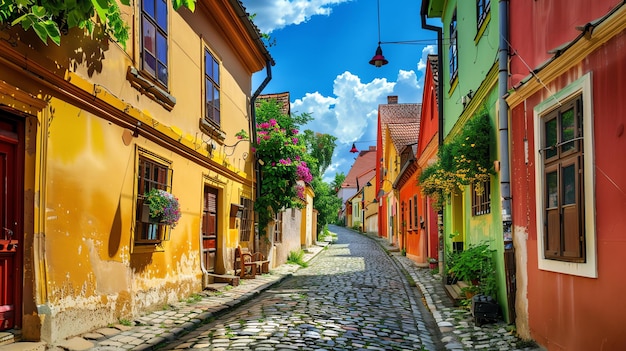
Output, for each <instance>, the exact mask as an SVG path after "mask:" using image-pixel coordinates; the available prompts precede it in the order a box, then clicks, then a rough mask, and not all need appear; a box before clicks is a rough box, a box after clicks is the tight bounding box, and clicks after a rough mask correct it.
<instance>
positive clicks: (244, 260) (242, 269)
mask: <svg viewBox="0 0 626 351" xmlns="http://www.w3.org/2000/svg"><path fill="white" fill-rule="evenodd" d="M233 267H234V268H235V275H239V276H240V277H241V279H254V278H256V275H257V263H256V262H254V260H253V259H252V255H251V254H250V253H247V252H243V251H242V250H241V246H237V248H235V262H234V265H233ZM237 272H239V273H237Z"/></svg>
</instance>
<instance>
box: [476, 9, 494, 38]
mask: <svg viewBox="0 0 626 351" xmlns="http://www.w3.org/2000/svg"><path fill="white" fill-rule="evenodd" d="M489 22H491V11H489V12H488V13H487V15H486V16H485V18H484V19H483V22H482V23H481V24H480V26H478V31H477V33H476V37H475V38H474V44H476V45H478V42H479V41H480V38H482V37H483V34H484V33H485V30H486V29H487V25H488V24H489Z"/></svg>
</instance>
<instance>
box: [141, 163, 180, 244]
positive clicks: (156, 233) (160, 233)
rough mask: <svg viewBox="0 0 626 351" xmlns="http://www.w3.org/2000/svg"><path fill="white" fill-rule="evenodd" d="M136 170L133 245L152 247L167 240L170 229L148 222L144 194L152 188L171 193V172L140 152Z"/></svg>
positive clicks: (166, 165)
mask: <svg viewBox="0 0 626 351" xmlns="http://www.w3.org/2000/svg"><path fill="white" fill-rule="evenodd" d="M138 161H139V162H138V169H137V213H136V226H135V245H146V244H148V245H154V244H158V243H160V242H161V241H163V240H169V231H170V228H169V227H167V226H166V225H163V224H160V223H152V222H150V220H149V218H148V216H147V213H146V212H144V211H148V209H147V205H146V206H144V203H143V202H144V194H146V193H147V192H148V191H150V190H151V189H153V188H157V189H162V190H165V191H171V184H172V183H171V182H172V170H171V169H170V168H169V163H167V162H166V161H164V160H159V158H158V157H156V156H152V155H150V154H148V153H147V152H140V154H139V160H138Z"/></svg>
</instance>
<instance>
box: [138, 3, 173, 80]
mask: <svg viewBox="0 0 626 351" xmlns="http://www.w3.org/2000/svg"><path fill="white" fill-rule="evenodd" d="M167 8H168V5H167V1H166V0H143V1H142V2H141V30H142V33H143V34H142V51H141V57H142V64H143V70H144V71H145V72H147V73H148V74H149V75H150V76H152V77H153V78H154V79H156V80H157V81H158V82H159V83H160V84H162V85H163V86H165V87H167V75H168V73H167V72H168V71H167V30H168V28H167Z"/></svg>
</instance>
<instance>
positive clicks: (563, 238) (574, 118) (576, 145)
mask: <svg viewBox="0 0 626 351" xmlns="http://www.w3.org/2000/svg"><path fill="white" fill-rule="evenodd" d="M542 125H543V128H542V129H543V133H542V135H541V137H542V140H541V143H542V145H543V148H542V159H543V177H544V181H543V183H544V189H543V193H544V196H545V198H544V211H545V212H544V214H545V228H544V240H545V247H544V254H545V257H546V258H550V259H556V260H567V261H574V262H584V260H585V252H584V249H585V240H584V239H585V231H584V215H583V214H584V212H585V206H584V200H585V199H584V192H583V189H582V184H583V177H584V175H583V171H582V165H583V152H582V151H583V150H582V149H583V138H582V133H583V130H582V99H581V97H580V96H578V97H576V98H574V99H573V100H570V101H569V102H568V103H566V104H563V105H562V106H561V107H560V108H558V109H556V110H555V111H553V112H551V113H550V114H548V115H547V116H545V117H544V118H543V120H542Z"/></svg>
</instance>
